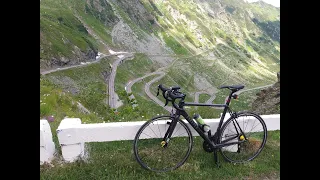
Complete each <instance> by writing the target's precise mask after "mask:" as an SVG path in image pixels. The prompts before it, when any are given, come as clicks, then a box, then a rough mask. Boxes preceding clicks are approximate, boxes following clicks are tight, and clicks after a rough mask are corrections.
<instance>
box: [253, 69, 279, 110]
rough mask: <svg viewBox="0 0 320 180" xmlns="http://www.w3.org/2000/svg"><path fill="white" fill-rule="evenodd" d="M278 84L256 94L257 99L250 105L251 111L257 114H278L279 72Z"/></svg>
mask: <svg viewBox="0 0 320 180" xmlns="http://www.w3.org/2000/svg"><path fill="white" fill-rule="evenodd" d="M277 76H278V82H276V83H275V84H274V85H273V86H271V87H269V88H266V89H263V90H261V92H259V93H257V96H258V98H257V99H256V100H255V101H254V102H253V103H252V110H253V111H254V112H255V113H258V114H280V72H279V73H278V74H277Z"/></svg>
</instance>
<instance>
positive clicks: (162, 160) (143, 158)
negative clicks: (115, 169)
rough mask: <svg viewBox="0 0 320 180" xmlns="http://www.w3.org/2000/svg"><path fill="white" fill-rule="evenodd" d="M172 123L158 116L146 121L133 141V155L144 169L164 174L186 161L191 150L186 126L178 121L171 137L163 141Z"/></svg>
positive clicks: (189, 133)
mask: <svg viewBox="0 0 320 180" xmlns="http://www.w3.org/2000/svg"><path fill="white" fill-rule="evenodd" d="M173 121H174V118H172V117H170V116H159V117H155V118H153V119H151V120H149V121H147V122H146V123H145V124H144V125H142V127H141V128H140V129H139V131H138V132H137V134H136V137H135V139H134V148H133V149H134V155H135V158H136V160H137V161H138V163H139V164H140V165H141V166H142V167H144V168H145V169H148V170H151V171H156V172H166V171H171V170H174V169H176V168H178V167H180V166H181V165H183V163H184V162H185V161H186V160H187V158H188V157H189V155H190V152H191V149H192V144H193V140H192V134H191V131H190V129H189V128H188V126H187V125H186V124H185V123H184V122H183V121H182V120H180V119H179V120H178V121H177V124H176V127H175V129H173V133H172V136H171V138H170V139H169V140H166V142H167V144H165V141H163V140H164V139H163V138H164V136H165V134H166V132H167V130H168V128H169V127H170V125H171V124H172V122H173Z"/></svg>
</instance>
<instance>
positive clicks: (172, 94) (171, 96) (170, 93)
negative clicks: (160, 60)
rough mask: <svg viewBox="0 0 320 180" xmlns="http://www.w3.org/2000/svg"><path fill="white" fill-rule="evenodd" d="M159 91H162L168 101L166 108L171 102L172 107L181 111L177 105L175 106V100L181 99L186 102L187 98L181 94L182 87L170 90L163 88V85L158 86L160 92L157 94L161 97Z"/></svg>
mask: <svg viewBox="0 0 320 180" xmlns="http://www.w3.org/2000/svg"><path fill="white" fill-rule="evenodd" d="M159 89H161V91H162V95H163V98H165V99H166V103H165V105H164V106H166V105H167V104H168V102H169V101H171V102H172V105H173V106H174V107H175V108H176V109H181V108H179V107H178V106H177V105H176V104H175V100H176V99H179V98H180V99H181V100H184V98H185V97H186V95H185V94H183V93H182V92H179V89H180V87H170V88H166V87H165V86H163V85H162V84H159V85H158V92H157V96H158V95H159Z"/></svg>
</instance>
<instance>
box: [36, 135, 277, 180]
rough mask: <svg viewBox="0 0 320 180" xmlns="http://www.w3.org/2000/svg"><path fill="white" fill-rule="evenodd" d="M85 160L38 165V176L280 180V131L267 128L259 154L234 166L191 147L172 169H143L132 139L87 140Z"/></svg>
mask: <svg viewBox="0 0 320 180" xmlns="http://www.w3.org/2000/svg"><path fill="white" fill-rule="evenodd" d="M88 145H89V152H90V157H89V159H88V162H83V161H79V162H75V163H70V164H55V166H54V167H48V166H46V165H43V166H40V179H57V180H58V179H77V180H82V179H270V178H271V179H280V131H270V132H269V133H268V140H267V143H266V146H265V148H264V149H263V151H262V152H261V154H260V155H259V156H258V157H257V158H256V159H254V160H253V161H251V162H249V163H247V164H244V165H243V164H242V165H241V164H239V165H234V164H232V163H228V162H225V161H223V159H222V157H221V156H220V160H221V168H217V167H216V165H215V164H214V161H213V155H212V154H211V153H206V152H205V151H204V150H203V149H202V140H201V139H200V138H199V137H196V138H194V146H193V150H192V152H191V155H190V157H189V159H188V160H187V161H186V163H185V164H184V165H183V166H181V167H180V168H178V169H176V170H175V171H172V172H168V173H154V172H151V171H148V170H145V169H143V168H142V167H141V166H140V165H139V164H138V163H137V162H136V160H135V159H134V156H133V150H132V141H116V142H108V143H89V144H88Z"/></svg>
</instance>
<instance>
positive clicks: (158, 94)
mask: <svg viewBox="0 0 320 180" xmlns="http://www.w3.org/2000/svg"><path fill="white" fill-rule="evenodd" d="M157 96H159V87H158V92H157Z"/></svg>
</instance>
